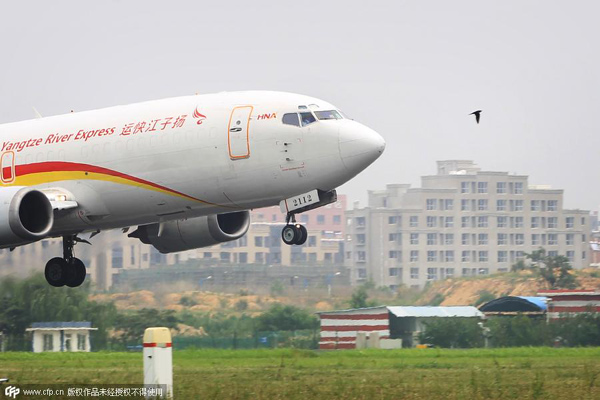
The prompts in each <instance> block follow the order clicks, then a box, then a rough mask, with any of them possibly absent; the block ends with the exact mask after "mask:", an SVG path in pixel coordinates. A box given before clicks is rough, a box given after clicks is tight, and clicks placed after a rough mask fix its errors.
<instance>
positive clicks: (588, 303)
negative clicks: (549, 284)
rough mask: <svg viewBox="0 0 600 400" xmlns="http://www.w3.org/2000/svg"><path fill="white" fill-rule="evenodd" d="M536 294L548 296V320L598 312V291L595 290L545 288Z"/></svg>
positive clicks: (599, 304) (599, 308) (599, 295)
mask: <svg viewBox="0 0 600 400" xmlns="http://www.w3.org/2000/svg"><path fill="white" fill-rule="evenodd" d="M538 296H546V297H548V314H547V315H548V319H549V320H550V319H557V318H561V317H564V316H575V315H577V314H581V313H598V312H600V291H597V290H568V289H562V290H546V291H543V292H540V293H538Z"/></svg>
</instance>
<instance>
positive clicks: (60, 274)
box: [44, 257, 70, 287]
mask: <svg viewBox="0 0 600 400" xmlns="http://www.w3.org/2000/svg"><path fill="white" fill-rule="evenodd" d="M69 270H70V269H69V268H68V264H67V262H66V261H65V260H64V259H63V258H60V257H54V258H53V259H51V260H50V261H48V263H46V269H45V270H44V276H45V277H46V281H47V282H48V283H49V284H50V286H54V287H61V286H64V285H65V284H66V283H67V280H68V278H69Z"/></svg>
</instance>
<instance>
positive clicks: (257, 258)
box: [254, 253, 265, 264]
mask: <svg viewBox="0 0 600 400" xmlns="http://www.w3.org/2000/svg"><path fill="white" fill-rule="evenodd" d="M254 262H255V263H256V264H264V262H265V253H256V254H255V255H254Z"/></svg>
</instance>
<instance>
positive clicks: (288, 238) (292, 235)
mask: <svg viewBox="0 0 600 400" xmlns="http://www.w3.org/2000/svg"><path fill="white" fill-rule="evenodd" d="M300 235H301V233H300V230H299V229H298V228H296V227H295V226H294V225H286V226H285V227H284V228H283V230H282V231H281V239H282V240H283V243H285V244H287V245H288V246H291V245H293V244H296V242H297V241H298V238H299V237H300Z"/></svg>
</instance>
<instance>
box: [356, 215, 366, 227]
mask: <svg viewBox="0 0 600 400" xmlns="http://www.w3.org/2000/svg"><path fill="white" fill-rule="evenodd" d="M365 225H366V221H365V217H356V226H360V227H364V226H365Z"/></svg>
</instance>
